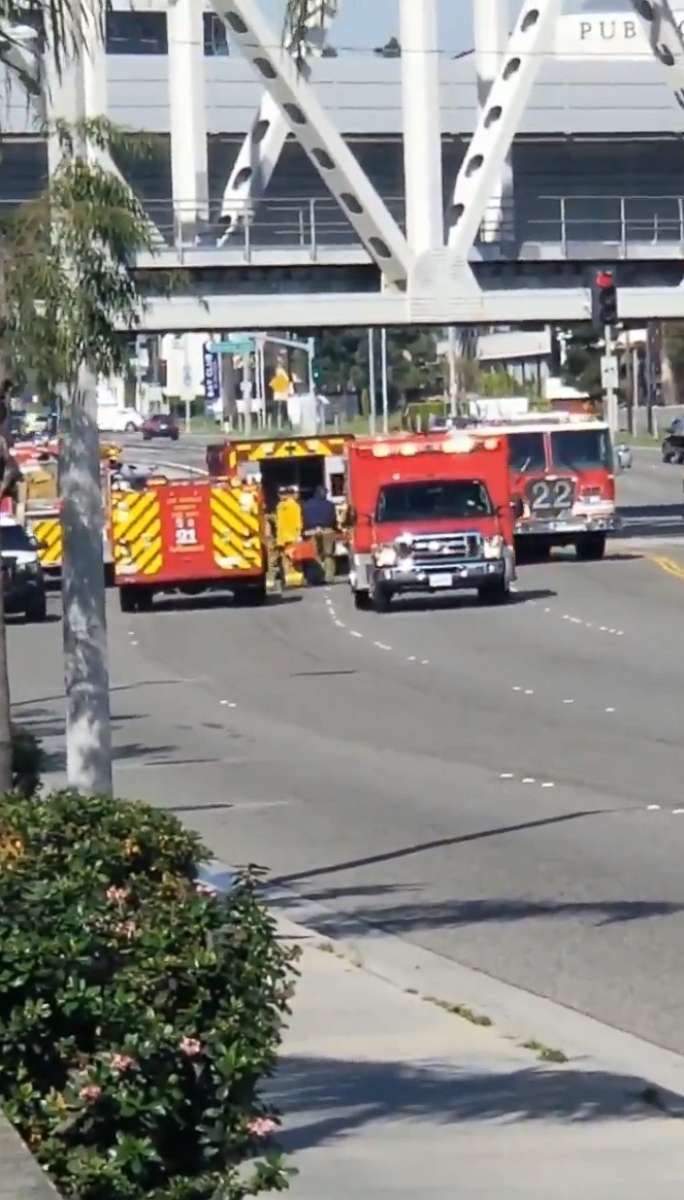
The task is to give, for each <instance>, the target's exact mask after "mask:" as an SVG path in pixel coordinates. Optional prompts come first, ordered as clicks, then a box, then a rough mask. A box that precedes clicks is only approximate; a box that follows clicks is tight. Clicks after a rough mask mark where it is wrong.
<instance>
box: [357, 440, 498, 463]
mask: <svg viewBox="0 0 684 1200" xmlns="http://www.w3.org/2000/svg"><path fill="white" fill-rule="evenodd" d="M499 445H500V439H499V438H497V437H487V438H477V437H469V436H468V435H467V434H465V435H460V436H457V437H448V438H445V440H444V441H443V442H436V443H435V442H427V443H426V442H376V443H375V444H374V445H373V446H372V448H371V453H372V455H373V457H374V458H391V457H399V458H413V457H414V456H415V455H416V454H439V453H440V452H441V453H442V454H470V453H471V452H472V451H473V450H497V449H498V448H499ZM360 448H361V447H360Z"/></svg>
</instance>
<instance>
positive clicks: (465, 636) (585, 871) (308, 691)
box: [10, 439, 684, 1052]
mask: <svg viewBox="0 0 684 1200" xmlns="http://www.w3.org/2000/svg"><path fill="white" fill-rule="evenodd" d="M165 452H166V447H164V448H163V451H162V452H160V454H159V457H165V456H166V455H165ZM196 453H197V447H196V445H195V441H194V439H193V441H192V443H189V444H185V443H183V442H182V441H181V442H179V443H178V444H177V446H174V447H173V454H174V459H175V460H176V461H188V460H189V457H190V455H192V456H193V459H194V456H195V454H196ZM183 455H187V456H188V459H187V460H186V459H184V458H183V457H181V456H183ZM169 457H170V456H169ZM619 489H620V499H621V503H622V505H623V506H624V517H625V521H626V527H625V533H626V534H627V536H626V537H625V538H624V539H622V540H621V541H617V542H615V543H613V545H612V546H611V553H610V554H609V556H608V557H607V558H606V560H605V561H603V562H601V563H578V562H576V561H574V559H573V558H572V556H571V555H559V556H558V557H556V558H555V559H554V560H552V561H551V562H549V563H546V564H542V565H535V566H529V567H524V568H522V569H521V571H520V578H519V582H518V591H517V593H516V597H515V603H513V604H512V605H511V606H509V607H506V608H503V609H497V608H480V607H478V606H477V605H476V604H474V603H472V602H471V601H470V600H469V599H465V598H460V599H457V600H456V601H442V602H441V603H439V604H437V605H436V606H434V607H429V606H427V605H426V604H423V603H405V604H402V605H400V606H397V609H396V611H393V612H391V613H390V614H388V615H387V616H377V615H375V614H372V613H368V614H364V613H356V612H355V611H354V609H353V607H352V605H351V603H350V599H349V596H348V593H347V589H346V587H345V586H344V585H339V586H336V587H334V588H333V589H331V591H330V592H326V591H323V590H320V591H309V592H304V593H296V594H290V595H288V596H287V597H286V598H285V600H284V601H283V602H281V603H277V602H274V603H271V604H269V605H268V606H267V607H266V608H265V609H263V610H249V609H240V608H234V607H232V605H231V604H230V603H227V604H224V603H222V602H217V601H215V600H212V601H199V602H197V601H196V602H194V603H193V602H190V601H188V602H186V601H180V602H175V601H174V602H172V601H167V602H162V603H161V604H160V605H159V607H158V609H157V610H155V613H154V614H152V615H150V614H140V615H135V616H122V615H121V614H120V613H119V612H118V609H117V606H116V602H115V597H114V596H112V598H111V607H110V638H111V646H112V664H113V666H112V673H113V674H112V682H113V693H112V696H113V701H112V702H113V711H114V717H115V735H116V744H117V750H116V760H117V787H118V788H119V790H120V791H121V792H122V793H125V794H129V795H142V796H144V797H146V798H150V799H152V800H154V801H155V802H156V803H159V804H161V805H164V806H165V807H167V808H170V809H172V810H174V811H176V812H178V813H179V814H180V815H182V816H183V818H184V819H186V820H188V821H189V822H191V823H192V824H193V825H194V826H195V827H196V828H197V829H199V830H200V831H201V833H202V834H203V836H204V838H205V840H206V842H207V843H208V845H209V846H210V848H211V849H212V850H213V851H214V852H215V853H216V854H217V855H218V856H219V857H220V858H222V859H224V860H226V861H228V862H231V863H244V862H247V861H256V862H259V863H262V864H264V865H267V866H268V867H269V868H270V870H271V872H272V875H273V876H274V877H275V878H276V879H277V880H278V881H279V882H281V883H282V884H284V885H286V886H287V887H290V888H293V889H295V890H297V891H299V892H301V893H302V894H305V895H306V896H308V897H311V898H316V899H317V900H319V901H320V902H322V903H323V904H326V905H328V906H329V907H330V908H332V909H333V910H335V912H336V913H338V914H339V913H343V914H344V913H346V914H349V915H352V916H354V917H356V918H358V917H361V918H363V919H364V920H366V921H368V922H370V923H371V924H374V925H380V926H382V927H384V928H386V929H390V930H392V931H394V932H396V933H398V934H399V935H400V936H402V937H403V938H405V939H406V940H407V941H409V942H414V943H419V944H420V945H424V946H427V947H430V948H431V949H433V950H436V951H438V952H440V953H442V954H444V955H446V956H449V957H452V958H455V959H458V960H459V961H461V962H464V963H467V964H469V965H472V966H476V967H479V968H480V969H482V970H484V971H486V972H488V973H490V974H492V975H496V976H498V977H501V978H504V979H506V980H509V981H511V982H514V983H516V984H518V985H520V986H522V987H525V988H528V989H530V990H533V991H536V992H539V993H542V994H545V995H548V996H550V997H552V998H553V999H556V1000H559V1001H561V1002H563V1003H565V1004H566V1005H570V1006H573V1007H576V1008H578V1009H581V1010H582V1011H585V1012H588V1013H591V1014H593V1015H595V1016H597V1017H599V1018H601V1019H603V1020H605V1021H608V1022H610V1023H613V1024H616V1025H619V1026H621V1027H623V1028H626V1029H629V1030H631V1031H633V1032H635V1033H638V1034H640V1035H641V1036H643V1037H647V1038H650V1039H652V1040H654V1041H657V1042H659V1043H661V1044H663V1045H667V1046H669V1047H671V1048H673V1049H676V1050H679V1051H680V1052H684V1027H683V1025H682V1021H681V1019H680V1011H681V993H682V991H683V990H684V912H683V910H684V882H683V881H682V864H681V859H682V855H683V854H684V797H682V778H683V776H684V738H683V732H682V717H681V712H682V710H681V709H680V707H679V705H680V703H681V680H682V671H681V666H680V663H679V658H678V653H677V650H678V647H679V642H680V638H679V632H680V625H681V612H682V605H683V604H684V552H682V551H679V549H678V543H679V539H680V533H681V534H682V535H684V529H683V528H682V519H681V501H682V493H681V471H680V470H678V469H677V468H672V467H664V466H661V465H660V464H659V463H658V461H657V457H656V456H655V455H652V454H650V452H643V453H639V454H638V455H637V462H636V465H635V468H634V469H633V471H632V472H631V473H627V474H625V475H624V476H622V477H621V478H620V481H619ZM653 509H655V510H656V511H651V510H653ZM661 518H662V519H661ZM649 528H655V529H657V530H658V531H659V537H660V538H671V539H674V543H673V544H669V545H668V544H667V543H665V544H664V545H663V546H662V547H661V546H659V544H658V543H656V542H655V541H653V540H649V539H648V538H647V536H646V533H647V531H648V529H649ZM678 556H679V558H678ZM654 558H655V559H660V560H661V566H659V565H658V563H657V562H656V561H654ZM663 560H664V561H667V562H669V563H670V566H671V568H672V567H674V570H672V569H670V570H666V569H661V567H662V561H663ZM678 561H681V563H682V574H681V577H679V575H678V574H677V570H676V568H677V563H678ZM54 603H55V605H56V604H57V599H55V601H54ZM10 653H11V674H12V681H13V688H14V696H15V699H16V700H17V702H18V703H17V710H16V715H17V718H18V719H24V720H29V721H31V722H33V723H35V727H36V728H37V730H38V731H39V732H42V733H43V735H44V736H45V737H46V742H47V745H48V748H49V749H50V751H51V752H52V753H53V755H54V758H53V765H54V766H55V768H57V769H58V768H59V766H60V755H61V750H60V746H59V731H60V722H59V712H60V706H61V701H60V695H61V682H60V680H61V673H60V658H59V655H60V638H59V628H58V626H56V625H46V626H45V627H44V628H36V627H27V626H23V625H22V624H21V623H16V624H15V625H13V627H12V629H11V632H10ZM27 667H28V669H27Z"/></svg>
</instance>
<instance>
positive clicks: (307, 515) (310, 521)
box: [302, 487, 337, 583]
mask: <svg viewBox="0 0 684 1200" xmlns="http://www.w3.org/2000/svg"><path fill="white" fill-rule="evenodd" d="M302 517H303V524H304V536H305V537H310V538H313V541H314V545H315V546H316V558H317V560H318V563H319V566H320V567H321V569H322V571H323V575H324V577H325V582H326V583H333V582H334V579H335V544H336V541H337V510H336V508H335V505H334V504H333V502H332V500H330V499H329V498H328V495H327V493H326V490H325V488H324V487H318V488H316V491H315V492H314V494H313V496H312V497H311V499H310V500H305V502H304V504H303V505H302Z"/></svg>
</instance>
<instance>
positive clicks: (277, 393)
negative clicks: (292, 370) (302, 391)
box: [269, 367, 292, 400]
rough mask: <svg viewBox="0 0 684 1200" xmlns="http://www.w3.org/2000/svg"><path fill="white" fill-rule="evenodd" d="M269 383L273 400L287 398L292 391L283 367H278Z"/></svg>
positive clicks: (290, 382) (288, 377)
mask: <svg viewBox="0 0 684 1200" xmlns="http://www.w3.org/2000/svg"><path fill="white" fill-rule="evenodd" d="M269 384H270V387H271V391H272V392H273V399H274V400H287V398H288V396H289V395H290V394H291V392H292V380H291V379H290V376H289V375H288V373H287V371H286V370H285V368H284V367H278V369H277V371H276V372H275V374H274V375H273V376H272V377H271V379H269Z"/></svg>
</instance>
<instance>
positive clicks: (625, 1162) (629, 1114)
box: [271, 920, 684, 1200]
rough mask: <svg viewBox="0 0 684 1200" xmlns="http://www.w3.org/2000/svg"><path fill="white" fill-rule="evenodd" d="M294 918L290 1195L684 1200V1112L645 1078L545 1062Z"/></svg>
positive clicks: (287, 1100)
mask: <svg viewBox="0 0 684 1200" xmlns="http://www.w3.org/2000/svg"><path fill="white" fill-rule="evenodd" d="M280 925H281V933H282V934H283V936H285V937H287V938H291V939H292V940H293V941H294V942H295V944H297V945H299V946H300V947H301V949H302V959H301V961H300V964H299V966H300V970H301V978H300V980H299V984H298V987H297V993H296V997H295V1001H294V1010H293V1017H292V1021H291V1026H290V1029H289V1032H288V1034H287V1036H286V1039H285V1044H284V1048H283V1060H282V1066H281V1069H280V1072H279V1075H278V1077H277V1079H276V1080H275V1082H274V1086H273V1088H272V1090H271V1094H272V1096H273V1099H274V1100H275V1102H276V1103H277V1104H278V1106H279V1107H280V1108H281V1110H282V1111H283V1113H284V1116H285V1120H284V1129H283V1135H282V1139H281V1140H282V1143H283V1145H284V1147H285V1149H286V1150H287V1151H288V1153H289V1154H290V1155H291V1156H292V1161H293V1164H294V1165H295V1166H296V1167H297V1169H298V1171H299V1175H298V1177H297V1178H296V1179H295V1180H294V1182H293V1184H292V1188H291V1192H290V1193H289V1194H290V1195H291V1197H292V1200H350V1198H351V1197H354V1200H387V1198H389V1197H392V1200H424V1198H425V1200H427V1198H429V1200H437V1198H439V1200H447V1198H449V1200H456V1198H458V1200H471V1198H472V1200H502V1198H503V1197H504V1196H505V1197H506V1198H507V1200H508V1198H509V1197H520V1198H521V1200H522V1197H526V1198H528V1197H539V1198H540V1200H542V1198H543V1200H565V1198H567V1200H571V1198H572V1200H577V1197H578V1196H581V1197H582V1198H583V1200H614V1197H616V1196H619V1197H620V1198H621V1200H632V1198H633V1200H643V1196H644V1193H645V1191H648V1192H650V1193H651V1194H652V1195H653V1196H654V1197H657V1198H658V1200H670V1198H672V1200H674V1198H675V1197H677V1200H680V1198H681V1194H682V1179H683V1178H684V1126H683V1125H682V1122H681V1121H680V1120H677V1119H676V1118H675V1117H672V1116H668V1115H666V1114H664V1113H662V1112H660V1111H659V1110H658V1108H657V1107H654V1106H653V1105H651V1104H649V1103H646V1102H645V1101H644V1099H643V1098H642V1094H643V1089H644V1083H643V1080H642V1079H640V1078H638V1077H636V1076H634V1077H632V1076H628V1075H619V1074H614V1073H611V1072H608V1071H598V1070H596V1069H595V1068H593V1067H592V1068H589V1067H587V1066H584V1067H583V1065H582V1062H581V1061H577V1060H575V1061H569V1062H567V1063H564V1064H552V1063H549V1062H543V1061H540V1059H539V1056H538V1053H537V1052H535V1051H532V1050H526V1049H523V1048H522V1047H521V1046H519V1045H517V1044H516V1043H515V1042H514V1041H512V1040H510V1039H506V1038H504V1037H503V1036H501V1035H500V1034H499V1033H497V1031H496V1029H494V1028H482V1027H478V1026H477V1025H475V1024H473V1023H472V1022H471V1021H469V1020H467V1019H465V1018H464V1017H462V1016H457V1015H455V1014H453V1013H451V1012H448V1011H445V1009H443V1008H442V1007H440V1006H439V1004H436V1003H435V1002H434V1000H430V999H426V998H423V997H421V996H419V995H417V994H412V993H409V992H404V991H401V990H400V989H399V988H398V987H395V986H394V985H393V984H391V983H388V982H386V981H384V980H382V979H379V978H377V977H376V976H374V975H372V974H370V973H369V972H367V971H366V970H365V969H364V968H363V967H359V966H357V965H354V962H353V961H351V960H350V959H349V958H347V957H346V956H345V952H344V949H343V947H341V944H340V943H329V942H328V943H326V942H325V940H324V939H321V938H320V937H319V936H318V935H317V934H314V933H311V932H310V931H309V930H305V929H303V928H302V927H300V926H296V925H294V924H292V922H290V921H289V920H283V921H281V922H280ZM321 947H322V948H321ZM352 958H353V953H352ZM436 999H438V1000H440V1001H445V1002H450V1003H452V1004H455V1003H457V1002H458V999H459V998H458V997H457V996H445V997H437V998H436Z"/></svg>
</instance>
